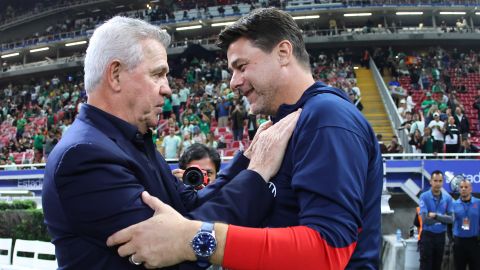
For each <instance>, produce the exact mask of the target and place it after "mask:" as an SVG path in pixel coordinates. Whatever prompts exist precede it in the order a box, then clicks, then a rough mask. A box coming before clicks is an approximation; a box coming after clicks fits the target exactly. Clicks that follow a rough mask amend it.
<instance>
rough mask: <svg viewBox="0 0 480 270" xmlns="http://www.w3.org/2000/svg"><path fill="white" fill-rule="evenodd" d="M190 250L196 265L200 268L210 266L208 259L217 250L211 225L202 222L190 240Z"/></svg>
mask: <svg viewBox="0 0 480 270" xmlns="http://www.w3.org/2000/svg"><path fill="white" fill-rule="evenodd" d="M192 249H193V252H194V253H195V256H197V264H198V266H200V267H207V266H208V265H210V262H209V259H210V256H212V255H213V253H214V252H215V250H216V249H217V239H215V230H214V226H213V223H211V222H203V223H202V226H201V227H200V230H198V232H197V234H196V235H195V236H194V237H193V239H192Z"/></svg>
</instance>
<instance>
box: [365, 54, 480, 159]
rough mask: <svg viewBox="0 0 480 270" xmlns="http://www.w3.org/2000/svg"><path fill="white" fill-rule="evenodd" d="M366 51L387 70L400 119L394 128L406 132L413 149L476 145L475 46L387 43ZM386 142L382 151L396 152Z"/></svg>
mask: <svg viewBox="0 0 480 270" xmlns="http://www.w3.org/2000/svg"><path fill="white" fill-rule="evenodd" d="M372 57H373V58H374V60H375V62H376V63H377V65H378V66H379V68H380V69H381V70H383V69H384V68H385V69H389V70H390V73H391V74H392V77H393V79H392V80H391V81H390V82H389V83H388V87H389V89H390V91H391V95H392V97H393V99H394V100H395V102H396V103H397V107H398V113H399V114H400V116H401V118H402V119H403V123H402V124H401V126H399V127H398V128H399V129H401V130H405V132H407V133H408V134H409V136H410V142H409V143H410V145H412V146H413V147H414V149H415V152H417V153H430V154H432V153H477V152H478V151H479V149H478V147H477V146H475V145H474V144H476V143H479V142H480V140H479V138H478V137H479V136H480V132H479V124H478V123H479V120H480V75H479V59H478V57H479V52H476V51H474V50H469V51H465V52H461V51H459V50H457V49H456V48H454V49H452V50H446V49H444V48H441V47H430V48H429V49H428V50H427V51H425V52H424V53H421V54H417V53H405V52H395V51H394V50H393V49H392V48H391V47H390V48H388V50H385V51H382V50H376V51H375V52H374V53H373V56H372ZM475 110H477V112H476V113H475ZM394 141H395V139H394ZM392 144H395V142H393V143H392ZM387 148H388V147H386V146H385V147H384V148H383V149H384V151H385V152H389V153H398V152H401V148H400V147H390V148H388V149H387Z"/></svg>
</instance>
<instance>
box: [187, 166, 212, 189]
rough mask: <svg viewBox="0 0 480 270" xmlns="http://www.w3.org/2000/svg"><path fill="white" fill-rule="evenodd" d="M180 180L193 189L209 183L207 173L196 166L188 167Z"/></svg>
mask: <svg viewBox="0 0 480 270" xmlns="http://www.w3.org/2000/svg"><path fill="white" fill-rule="evenodd" d="M182 180H183V183H184V184H185V185H189V186H194V187H199V186H201V185H204V186H206V185H207V184H208V182H209V179H208V175H207V173H206V172H205V171H204V170H202V169H200V167H198V166H191V167H188V168H187V169H186V170H185V172H184V173H183V177H182Z"/></svg>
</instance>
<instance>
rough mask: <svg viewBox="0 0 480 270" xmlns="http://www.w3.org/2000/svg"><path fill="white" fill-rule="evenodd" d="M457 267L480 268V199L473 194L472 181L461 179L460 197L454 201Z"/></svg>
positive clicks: (457, 268)
mask: <svg viewBox="0 0 480 270" xmlns="http://www.w3.org/2000/svg"><path fill="white" fill-rule="evenodd" d="M453 214H454V222H453V236H454V246H453V252H454V256H455V257H454V258H455V269H456V270H465V269H467V265H468V267H469V269H480V245H479V244H480V243H479V242H478V239H479V238H478V237H479V236H480V228H479V227H480V226H479V225H480V199H477V198H475V197H473V196H472V183H471V182H470V181H468V180H466V179H463V180H462V181H460V198H458V200H456V201H455V202H454V203H453Z"/></svg>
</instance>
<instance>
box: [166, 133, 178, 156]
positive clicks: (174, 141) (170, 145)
mask: <svg viewBox="0 0 480 270" xmlns="http://www.w3.org/2000/svg"><path fill="white" fill-rule="evenodd" d="M181 142H182V139H180V138H179V137H178V136H175V135H174V136H170V135H168V136H166V137H165V138H163V143H162V147H163V149H164V150H165V158H178V156H177V153H178V148H179V147H180V143H181Z"/></svg>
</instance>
